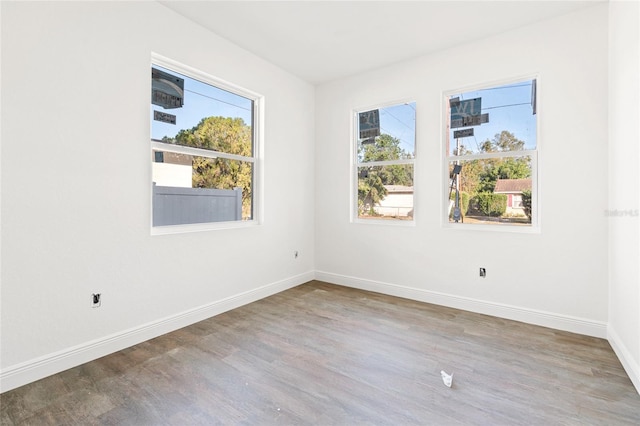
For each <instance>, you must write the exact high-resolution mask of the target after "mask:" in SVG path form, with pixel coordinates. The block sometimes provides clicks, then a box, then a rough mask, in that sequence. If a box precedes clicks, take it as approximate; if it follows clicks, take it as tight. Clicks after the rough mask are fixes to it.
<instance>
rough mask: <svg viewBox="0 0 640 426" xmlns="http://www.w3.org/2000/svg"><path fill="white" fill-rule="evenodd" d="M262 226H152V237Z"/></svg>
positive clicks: (240, 223)
mask: <svg viewBox="0 0 640 426" xmlns="http://www.w3.org/2000/svg"><path fill="white" fill-rule="evenodd" d="M258 225H260V222H259V221H257V220H242V221H234V222H211V223H192V224H185V225H168V226H152V227H151V235H152V236H154V235H171V234H186V233H191V232H206V231H219V230H223V229H238V228H252V227H254V226H258Z"/></svg>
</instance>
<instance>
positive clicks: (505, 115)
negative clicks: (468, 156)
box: [150, 66, 537, 154]
mask: <svg viewBox="0 0 640 426" xmlns="http://www.w3.org/2000/svg"><path fill="white" fill-rule="evenodd" d="M155 68H158V69H161V70H163V71H166V72H169V73H171V74H174V75H177V76H179V77H182V78H184V80H185V81H184V89H185V94H184V106H183V107H182V108H174V109H164V108H162V107H160V106H158V105H151V111H150V118H151V123H152V126H151V137H152V139H162V138H163V137H164V136H170V137H172V136H175V135H176V133H177V132H178V131H180V130H182V129H190V128H192V127H194V126H196V125H197V124H198V123H199V121H200V120H201V119H202V118H203V117H208V116H224V117H239V118H242V119H243V120H244V121H245V123H247V124H250V123H251V100H250V99H247V98H244V97H242V96H239V95H236V94H234V93H230V92H227V91H225V90H222V89H218V88H216V87H214V86H212V85H209V84H206V83H202V82H199V81H197V80H194V79H191V78H188V77H185V76H183V75H181V74H179V73H176V72H173V71H170V70H167V69H164V68H162V67H158V66H155ZM451 97H452V98H453V97H460V99H461V100H468V99H473V98H481V99H482V113H488V114H489V122H488V123H485V124H482V125H480V126H473V129H474V136H472V137H466V138H461V139H460V143H461V144H462V145H463V146H464V147H465V148H467V149H469V150H471V151H473V152H478V150H479V146H480V145H481V144H482V142H484V141H485V140H487V139H493V137H494V136H495V135H496V134H497V133H500V132H501V131H502V130H508V131H510V132H512V133H513V134H515V136H516V137H517V138H518V139H521V140H523V141H525V149H534V148H535V147H536V117H537V116H536V115H533V114H532V107H531V81H523V82H518V83H513V84H509V85H504V86H497V87H493V88H490V89H483V90H477V91H470V92H465V93H459V94H454V95H452V96H451ZM153 110H158V111H162V112H165V113H168V114H173V115H175V116H176V121H177V123H176V124H175V125H172V124H168V123H162V122H159V121H155V120H153ZM415 126H416V104H415V103H405V104H398V105H393V106H389V107H385V108H381V109H380V127H381V132H382V133H387V134H390V135H392V136H393V137H395V138H398V139H400V147H401V148H402V149H403V150H404V151H405V152H408V153H412V154H413V153H415V135H416V131H415ZM453 130H454V129H452V130H451V133H450V140H451V144H450V146H451V151H452V150H453V149H454V148H455V140H454V139H453ZM455 130H460V129H455ZM450 153H451V152H450Z"/></svg>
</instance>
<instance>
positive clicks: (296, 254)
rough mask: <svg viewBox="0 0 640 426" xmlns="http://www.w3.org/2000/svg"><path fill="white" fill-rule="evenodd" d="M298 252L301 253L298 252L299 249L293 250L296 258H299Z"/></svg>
mask: <svg viewBox="0 0 640 426" xmlns="http://www.w3.org/2000/svg"><path fill="white" fill-rule="evenodd" d="M298 254H299V253H298V250H296V251H294V252H293V258H294V259H297V258H298Z"/></svg>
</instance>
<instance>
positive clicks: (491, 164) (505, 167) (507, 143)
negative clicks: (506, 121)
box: [473, 130, 531, 193]
mask: <svg viewBox="0 0 640 426" xmlns="http://www.w3.org/2000/svg"><path fill="white" fill-rule="evenodd" d="M523 149H524V141H521V140H520V139H518V138H516V137H515V135H514V134H513V133H511V132H509V131H507V130H503V131H502V132H500V133H498V134H496V135H495V136H494V138H493V139H492V140H488V139H487V140H486V141H484V142H483V143H482V144H481V145H480V151H481V152H483V153H488V152H505V151H522V150H523ZM477 161H479V162H481V163H482V170H481V171H480V172H479V173H477V176H478V181H477V183H476V182H473V184H475V187H474V189H475V192H476V193H482V192H493V190H494V188H495V186H496V181H497V180H498V179H523V178H528V177H530V176H531V160H530V159H529V157H518V158H509V157H507V158H495V159H493V158H492V159H486V160H477Z"/></svg>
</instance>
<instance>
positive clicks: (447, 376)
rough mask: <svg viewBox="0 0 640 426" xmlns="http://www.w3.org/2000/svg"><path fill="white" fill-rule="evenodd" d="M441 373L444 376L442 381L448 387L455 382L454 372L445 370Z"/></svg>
mask: <svg viewBox="0 0 640 426" xmlns="http://www.w3.org/2000/svg"><path fill="white" fill-rule="evenodd" d="M440 375H441V376H442V381H443V382H444V384H445V385H446V386H447V387H449V388H450V387H451V383H453V373H451V374H447V373H446V372H445V371H444V370H442V371H440Z"/></svg>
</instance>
